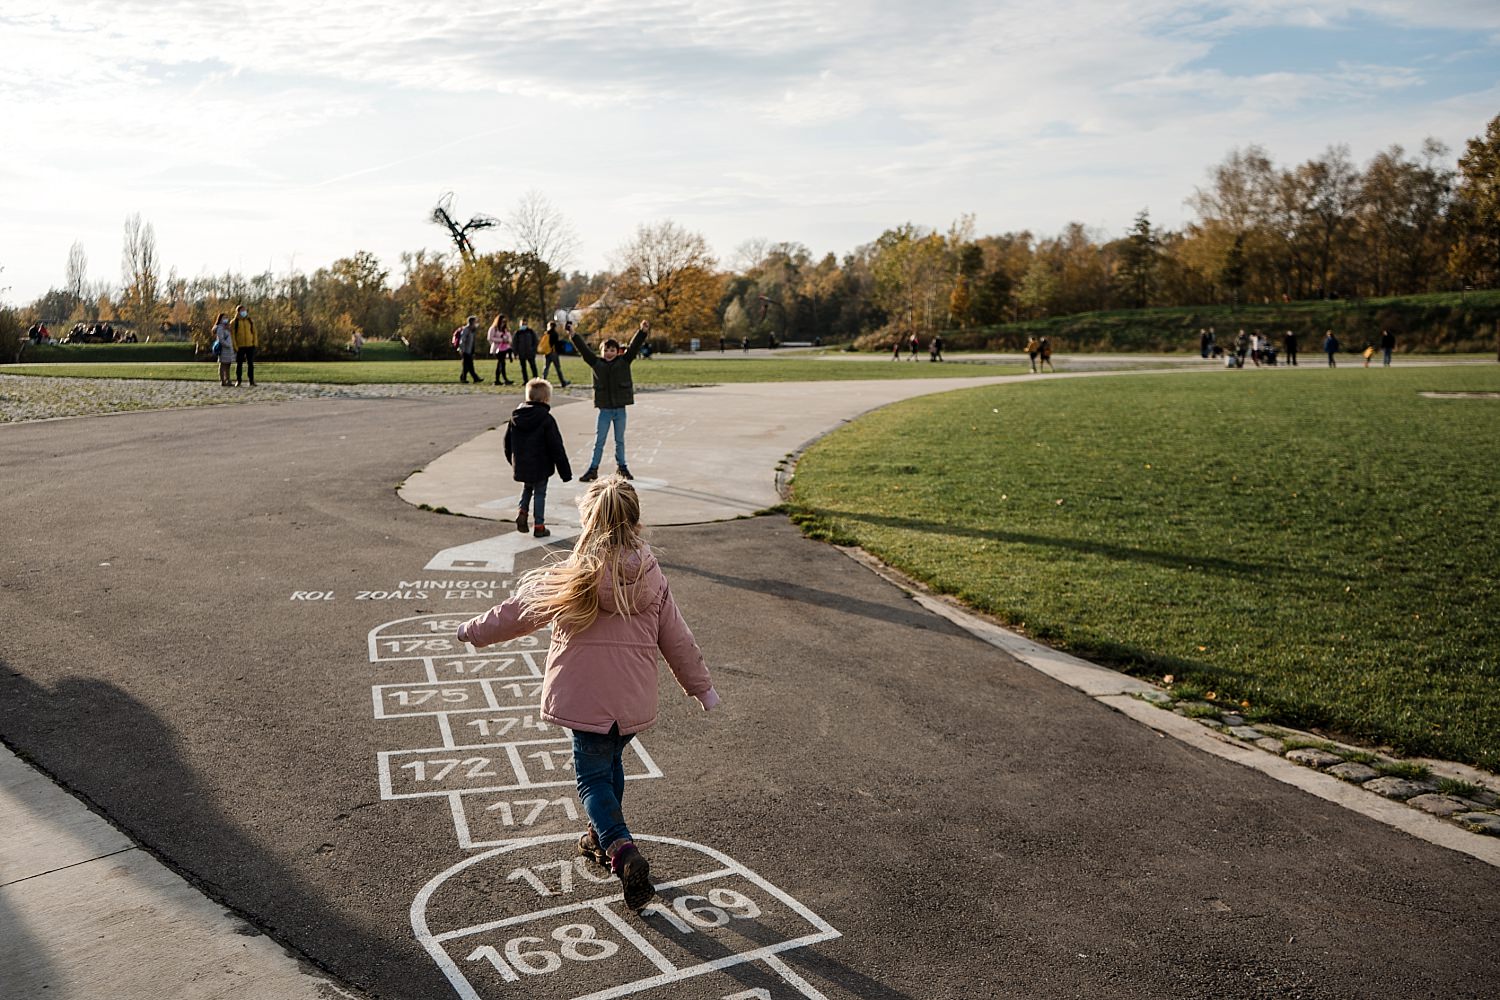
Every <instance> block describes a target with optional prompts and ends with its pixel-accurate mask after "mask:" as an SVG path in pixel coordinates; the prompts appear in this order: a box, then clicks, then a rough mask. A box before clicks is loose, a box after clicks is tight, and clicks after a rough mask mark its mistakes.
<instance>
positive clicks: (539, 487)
mask: <svg viewBox="0 0 1500 1000" xmlns="http://www.w3.org/2000/svg"><path fill="white" fill-rule="evenodd" d="M532 497H536V510H534V511H532V513H531V519H532V520H533V521H535V522H536V523H537V524H546V523H547V480H545V479H543V480H542V481H541V482H539V483H522V484H521V509H522V510H526V509H528V505H529V504H530V503H531V498H532Z"/></svg>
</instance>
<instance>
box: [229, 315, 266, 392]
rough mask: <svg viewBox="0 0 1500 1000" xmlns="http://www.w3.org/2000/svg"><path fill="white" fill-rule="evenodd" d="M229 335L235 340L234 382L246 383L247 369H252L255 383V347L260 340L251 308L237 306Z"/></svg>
mask: <svg viewBox="0 0 1500 1000" xmlns="http://www.w3.org/2000/svg"><path fill="white" fill-rule="evenodd" d="M229 336H230V339H231V340H233V341H234V384H235V385H244V384H245V369H246V368H249V369H250V384H251V385H254V384H255V348H256V347H258V346H259V342H258V341H257V339H256V336H255V320H253V319H251V318H250V310H249V309H246V308H245V307H244V306H243V305H239V306H236V307H235V310H234V322H232V323H230V324H229Z"/></svg>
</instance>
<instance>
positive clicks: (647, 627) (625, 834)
mask: <svg viewBox="0 0 1500 1000" xmlns="http://www.w3.org/2000/svg"><path fill="white" fill-rule="evenodd" d="M579 512H580V514H581V516H582V519H583V530H582V533H581V534H580V535H579V536H578V540H577V541H576V542H575V543H574V544H573V551H572V554H571V555H570V556H569V557H568V558H567V559H566V560H565V561H563V562H560V563H551V564H546V565H543V566H541V567H540V568H538V569H535V570H532V571H531V572H530V573H527V574H526V575H525V576H523V577H522V578H521V583H520V586H519V587H518V588H517V590H516V596H514V597H512V598H511V599H510V600H508V601H506V602H505V603H504V604H499V605H496V606H495V607H493V608H491V609H490V610H489V611H487V612H486V613H484V614H483V615H480V616H478V617H476V618H471V619H469V620H468V621H466V622H464V623H463V624H462V625H460V626H459V627H458V638H459V640H460V641H462V642H468V643H471V644H472V645H474V646H475V647H476V648H478V647H482V646H489V645H493V644H494V643H497V642H507V641H509V640H511V639H519V638H520V637H521V636H524V635H529V634H530V633H532V632H535V631H536V630H537V629H539V628H545V627H547V626H549V625H550V626H551V628H552V641H551V645H550V647H549V648H548V650H547V670H546V674H545V676H544V677H543V679H542V695H541V717H542V718H543V719H545V720H546V721H547V722H550V723H552V724H553V725H555V726H562V727H563V728H564V729H568V730H570V731H571V732H572V734H573V777H574V780H575V781H576V783H577V786H578V800H579V802H580V803H582V805H583V811H584V813H585V814H586V815H587V817H588V823H589V825H588V829H587V830H586V831H585V832H584V833H583V834H582V835H581V836H579V838H578V853H579V855H581V856H582V857H585V858H588V859H590V860H592V861H593V862H594V863H595V864H596V865H599V866H601V867H607V868H608V869H609V870H610V871H612V872H613V873H614V874H615V875H616V876H617V877H618V878H619V879H620V888H621V891H622V895H623V896H624V900H625V905H626V906H627V907H629V908H630V909H632V910H635V911H637V912H639V911H640V910H641V909H642V908H643V907H644V906H645V905H646V904H647V903H649V902H650V901H651V897H652V896H654V895H655V894H656V889H655V887H654V886H653V885H652V884H651V869H650V864H649V863H648V862H647V860H646V857H645V855H643V854H642V853H641V850H640V848H639V847H638V846H637V845H636V843H635V841H634V839H632V837H631V835H630V829H629V827H628V826H627V825H626V823H625V814H624V811H623V810H622V808H621V805H622V801H621V800H622V799H623V797H624V794H625V778H624V773H625V772H624V765H623V756H622V755H623V754H624V752H625V747H626V745H627V744H629V743H630V741H631V739H632V738H633V737H634V736H635V734H636V733H639V732H643V731H644V730H646V729H649V728H651V726H653V725H654V724H655V723H656V717H657V711H658V708H657V706H658V703H659V701H660V693H659V691H658V689H657V667H656V658H657V655H658V653H659V654H660V655H661V656H662V657H663V658H664V659H665V660H666V661H667V667H668V669H670V670H671V671H672V675H673V676H674V677H675V678H676V679H677V683H678V685H679V686H680V687H681V688H682V691H683V693H684V694H686V695H688V696H689V697H691V698H696V699H697V700H698V703H699V704H700V705H702V706H703V710H704V711H705V712H706V711H709V710H711V709H713V708H714V707H715V706H716V705H718V704H719V695H718V692H716V691H715V690H714V687H713V681H712V679H711V678H710V677H709V673H708V667H707V666H706V665H705V664H704V662H703V652H702V650H701V649H699V647H698V642H697V640H696V639H695V638H694V637H693V632H692V630H691V629H689V628H688V626H687V622H685V621H684V620H683V617H682V612H681V611H679V610H678V607H677V602H676V601H675V600H673V597H672V591H671V590H670V589H669V588H668V587H667V580H666V577H664V576H663V575H662V571H661V566H660V564H658V563H657V561H656V557H655V556H654V555H652V554H651V548H650V546H648V545H647V544H646V542H645V540H644V539H642V538H641V506H640V497H639V496H637V494H636V492H635V490H634V489H633V488H632V487H631V485H630V484H629V483H627V482H625V480H623V479H621V478H619V477H618V476H611V477H609V478H607V479H603V480H600V481H599V482H597V483H595V484H594V485H592V486H590V487H589V489H588V491H587V492H586V493H584V495H583V498H582V499H581V500H580V501H579ZM590 877H594V876H590ZM683 926H686V925H685V924H684V925H683Z"/></svg>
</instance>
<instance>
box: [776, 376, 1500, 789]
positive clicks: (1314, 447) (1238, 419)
mask: <svg viewBox="0 0 1500 1000" xmlns="http://www.w3.org/2000/svg"><path fill="white" fill-rule="evenodd" d="M1424 390H1445V391H1459V390H1469V391H1475V390H1478V391H1485V392H1490V393H1495V392H1500V367H1497V368H1494V369H1490V368H1469V369H1432V368H1428V369H1421V370H1418V369H1407V370H1404V371H1403V370H1401V369H1400V368H1399V367H1393V368H1391V369H1389V370H1382V369H1379V368H1372V369H1369V370H1364V369H1359V368H1356V369H1354V370H1348V369H1344V370H1340V371H1335V372H1329V371H1327V370H1316V369H1313V370H1304V371H1299V372H1291V371H1280V372H1277V373H1275V374H1272V373H1270V372H1265V373H1257V372H1254V371H1253V370H1252V371H1247V372H1227V371H1223V372H1216V373H1212V374H1209V373H1204V374H1195V375H1177V376H1171V375H1146V376H1129V377H1118V378H1105V379H1086V380H1070V381H1064V380H1056V381H1038V382H1035V383H1026V384H1019V385H1017V384H1011V385H1005V386H997V387H987V388H982V389H971V390H966V391H961V392H954V393H946V394H943V395H940V396H932V397H926V398H922V399H918V400H912V401H910V402H906V403H901V404H898V405H895V406H890V407H886V408H884V409H882V410H879V411H877V412H875V413H873V414H870V415H868V416H865V417H863V418H861V419H859V420H858V421H856V422H855V423H854V424H852V425H850V426H849V427H846V428H844V429H841V430H839V431H837V432H836V433H834V434H832V435H831V436H829V437H828V438H826V439H825V440H823V441H822V442H820V443H819V444H817V445H816V446H814V447H813V448H812V449H810V450H809V451H808V452H807V454H806V455H805V456H804V457H803V459H802V461H801V463H800V464H799V466H798V468H797V475H796V480H795V496H794V501H795V504H796V509H797V511H798V513H797V514H796V515H795V516H796V517H797V518H798V520H800V521H802V522H803V524H804V528H805V529H806V530H808V531H809V532H810V533H812V534H814V535H816V536H820V537H825V538H831V539H835V540H841V541H844V542H852V543H857V544H859V545H861V546H863V547H864V548H866V549H868V550H869V551H871V552H873V553H875V554H876V555H878V556H879V557H881V558H882V559H884V560H886V561H888V562H889V563H891V564H893V565H895V566H896V567H898V568H900V569H901V570H903V571H905V572H906V573H908V574H910V575H911V576H913V577H915V578H917V579H919V580H922V581H924V582H925V583H927V584H929V585H931V586H932V587H934V588H935V589H937V590H939V591H942V592H946V593H950V594H954V595H956V596H958V597H959V598H960V599H962V600H963V601H965V602H966V603H968V604H970V605H972V606H974V607H976V608H979V609H981V610H983V611H985V612H988V613H990V614H992V615H995V616H996V617H998V618H999V619H1001V620H1003V621H1005V622H1007V623H1010V624H1011V625H1013V626H1016V627H1018V628H1020V629H1021V630H1023V631H1024V632H1025V633H1027V634H1028V635H1032V636H1034V637H1036V638H1037V639H1039V640H1042V641H1045V642H1047V643H1050V644H1052V645H1055V646H1059V647H1062V648H1065V649H1069V650H1072V651H1074V652H1076V653H1078V654H1080V655H1082V656H1086V657H1088V658H1090V659H1094V660H1096V661H1103V662H1107V663H1110V664H1113V665H1115V666H1117V667H1120V668H1122V669H1124V670H1127V671H1129V672H1131V673H1134V674H1137V675H1140V676H1143V677H1147V678H1151V679H1154V680H1157V681H1160V680H1161V679H1162V677H1163V676H1164V675H1167V674H1171V675H1174V677H1175V679H1176V680H1177V681H1178V682H1179V683H1181V682H1187V683H1189V684H1191V685H1195V686H1197V687H1199V688H1201V689H1202V690H1203V691H1211V692H1214V693H1215V694H1216V696H1217V697H1218V698H1219V699H1221V700H1225V701H1232V702H1234V703H1236V704H1238V703H1239V702H1241V701H1247V702H1249V706H1250V707H1249V709H1248V712H1249V714H1250V716H1251V718H1253V719H1263V720H1268V721H1274V722H1281V723H1283V724H1286V725H1291V726H1299V727H1315V728H1318V729H1321V730H1323V731H1325V732H1326V733H1328V734H1329V735H1333V736H1342V737H1345V738H1350V739H1355V740H1360V741H1364V742H1373V743H1378V744H1386V745H1389V746H1391V747H1392V748H1394V749H1395V750H1397V751H1398V752H1401V753H1405V754H1422V755H1432V756H1439V757H1446V758H1449V759H1454V760H1460V761H1465V762H1468V763H1474V764H1478V765H1481V766H1484V767H1487V768H1489V769H1491V770H1500V583H1497V578H1500V533H1497V531H1496V525H1497V524H1500V491H1497V490H1496V488H1495V483H1496V480H1495V467H1496V463H1497V460H1500V399H1495V398H1443V399H1434V398H1426V397H1424V396H1422V395H1420V394H1419V393H1420V392H1421V391H1424Z"/></svg>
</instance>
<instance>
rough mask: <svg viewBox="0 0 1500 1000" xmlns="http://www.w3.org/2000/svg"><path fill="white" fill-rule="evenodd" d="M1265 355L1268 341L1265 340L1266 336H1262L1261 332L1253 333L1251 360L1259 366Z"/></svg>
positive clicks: (1251, 336)
mask: <svg viewBox="0 0 1500 1000" xmlns="http://www.w3.org/2000/svg"><path fill="white" fill-rule="evenodd" d="M1265 356H1266V341H1265V338H1264V337H1262V336H1261V335H1260V334H1259V333H1252V334H1251V335H1250V360H1251V361H1253V362H1254V363H1255V367H1257V368H1259V367H1260V362H1261V359H1262V358H1264V357H1265Z"/></svg>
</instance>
